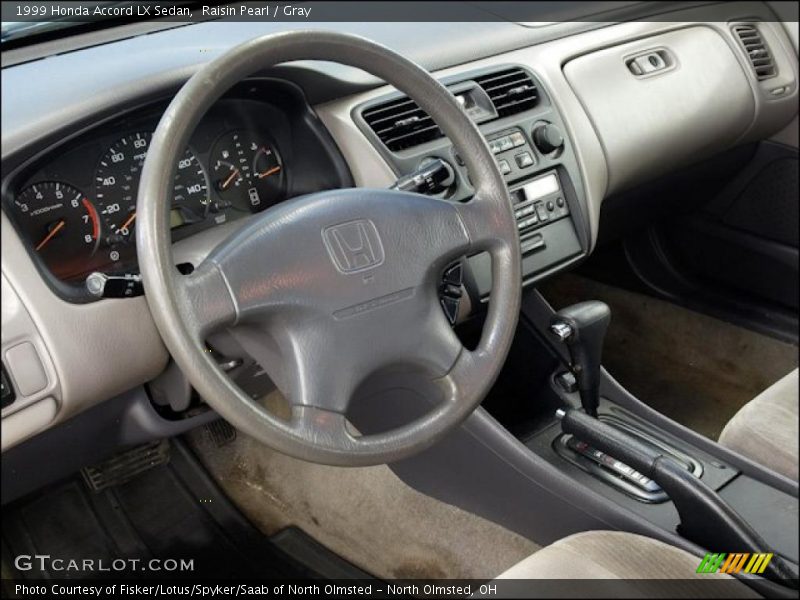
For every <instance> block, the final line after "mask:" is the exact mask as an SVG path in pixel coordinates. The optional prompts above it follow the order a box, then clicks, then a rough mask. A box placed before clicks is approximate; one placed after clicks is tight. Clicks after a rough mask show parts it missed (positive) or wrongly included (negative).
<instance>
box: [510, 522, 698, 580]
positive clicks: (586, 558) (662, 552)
mask: <svg viewBox="0 0 800 600" xmlns="http://www.w3.org/2000/svg"><path fill="white" fill-rule="evenodd" d="M701 560H702V557H697V556H694V555H692V554H689V553H688V552H686V551H685V550H681V549H680V548H676V547H675V546H670V545H669V544H665V543H664V542H660V541H658V540H655V539H653V538H649V537H644V536H641V535H636V534H633V533H628V532H624V531H585V532H582V533H576V534H574V535H571V536H569V537H565V538H563V539H560V540H558V541H556V542H554V543H552V544H550V545H549V546H546V547H544V548H542V549H541V550H539V551H538V552H535V553H533V554H532V555H531V556H529V557H528V558H526V559H524V560H522V561H521V562H519V563H517V564H516V565H514V566H513V567H511V568H510V569H508V570H507V571H505V572H504V573H503V574H502V575H500V576H499V577H498V579H701V580H707V579H708V575H707V574H698V573H697V567H698V566H699V565H700V561H701Z"/></svg>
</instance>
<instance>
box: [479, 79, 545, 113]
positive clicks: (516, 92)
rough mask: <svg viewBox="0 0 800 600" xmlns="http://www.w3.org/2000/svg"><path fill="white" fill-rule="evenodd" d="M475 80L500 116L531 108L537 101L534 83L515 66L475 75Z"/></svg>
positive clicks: (537, 93) (537, 95) (537, 94)
mask: <svg viewBox="0 0 800 600" xmlns="http://www.w3.org/2000/svg"><path fill="white" fill-rule="evenodd" d="M475 82H476V83H477V84H478V85H479V86H481V87H482V88H483V91H485V92H486V93H487V94H488V96H489V98H490V99H491V101H492V104H494V107H495V109H497V114H498V115H499V116H500V117H507V116H508V115H514V114H517V113H520V112H523V111H525V110H528V109H531V108H533V107H534V106H536V105H537V104H538V102H539V91H538V90H537V89H536V84H535V83H534V82H533V80H532V79H531V77H530V75H528V73H526V72H525V71H523V70H522V69H520V68H517V67H513V68H509V69H504V70H502V71H500V72H495V73H490V74H488V75H482V76H480V77H476V78H475Z"/></svg>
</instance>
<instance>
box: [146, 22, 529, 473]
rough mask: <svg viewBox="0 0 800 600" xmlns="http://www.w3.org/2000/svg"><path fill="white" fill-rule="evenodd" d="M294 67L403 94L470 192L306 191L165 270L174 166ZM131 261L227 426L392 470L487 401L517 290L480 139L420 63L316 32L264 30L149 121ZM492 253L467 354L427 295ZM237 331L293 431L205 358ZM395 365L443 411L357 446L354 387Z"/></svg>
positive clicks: (511, 325) (322, 455)
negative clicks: (251, 96) (213, 113)
mask: <svg viewBox="0 0 800 600" xmlns="http://www.w3.org/2000/svg"><path fill="white" fill-rule="evenodd" d="M293 60H326V61H334V62H339V63H343V64H346V65H350V66H353V67H358V68H360V69H363V70H364V71H367V72H369V73H372V74H373V75H375V76H377V77H379V78H381V79H382V80H384V81H386V82H388V83H389V84H392V85H393V86H395V87H396V88H397V89H399V90H401V91H402V92H404V93H406V94H407V95H408V96H410V97H411V98H412V99H413V100H414V101H416V102H417V104H419V106H420V107H421V108H422V109H423V110H425V111H426V112H427V113H428V114H429V115H430V116H431V117H432V118H433V120H434V121H435V122H436V124H437V125H439V127H440V128H441V129H442V131H443V132H444V133H445V135H447V136H448V137H449V138H450V140H451V141H452V142H453V144H454V145H455V148H456V150H457V151H458V152H459V154H460V155H461V157H462V158H463V160H464V161H465V163H466V165H467V168H468V169H469V172H470V176H471V179H472V183H473V186H474V188H475V194H474V196H473V198H472V199H471V200H470V201H469V202H465V203H457V202H449V201H446V200H441V199H437V198H432V197H428V196H424V195H420V194H414V193H408V192H401V191H390V190H384V189H342V190H332V191H325V192H319V193H314V194H310V195H306V196H302V197H298V198H295V199H292V200H288V201H286V202H283V203H281V204H278V205H276V206H273V207H271V208H269V209H268V210H266V211H265V212H263V213H260V214H258V215H256V216H254V217H252V220H251V222H250V223H249V224H248V225H246V226H244V227H243V228H242V229H241V230H239V231H238V232H236V233H234V234H232V235H231V236H230V237H229V238H228V239H226V240H225V241H223V242H222V243H221V244H220V245H219V246H217V247H216V248H215V249H214V250H213V251H212V252H211V253H210V254H209V256H208V257H207V258H206V259H205V260H204V261H203V262H202V263H201V264H200V265H198V266H197V267H196V268H195V270H194V271H193V272H192V273H191V274H190V275H182V274H181V273H179V272H178V270H177V269H176V267H175V264H174V262H173V258H172V247H171V241H170V226H169V210H170V198H171V197H172V193H173V192H172V189H173V176H174V170H173V168H172V167H171V166H172V165H175V164H177V162H178V160H179V158H180V156H182V154H183V152H184V150H185V148H186V144H187V143H188V141H189V137H190V135H191V134H192V132H193V131H194V129H195V127H196V126H197V124H198V122H199V121H200V119H201V117H202V116H203V114H204V113H205V112H206V110H207V109H208V108H209V107H210V106H211V105H212V104H213V103H214V102H215V101H216V100H217V99H218V98H219V97H220V96H221V95H222V94H223V93H224V92H225V91H227V90H228V89H229V88H230V87H231V86H232V85H233V84H235V83H237V82H238V81H240V80H242V79H244V78H245V77H247V76H249V75H252V74H253V73H255V72H256V71H258V70H260V69H263V68H265V67H269V66H272V65H276V64H279V63H284V62H287V61H293ZM136 210H137V212H136V214H137V221H138V225H137V234H136V243H137V248H138V258H139V266H140V269H141V273H142V277H143V282H144V287H145V290H146V297H147V302H148V304H149V307H150V311H151V313H152V315H153V318H154V320H155V323H156V326H157V327H158V329H159V332H160V333H161V336H162V338H163V340H164V343H165V344H166V346H167V348H168V350H169V351H170V353H171V354H172V357H173V358H174V360H175V362H176V363H177V364H178V366H179V367H180V368H181V370H182V371H183V373H184V374H185V375H186V377H187V378H188V380H189V381H190V382H191V384H192V385H193V386H194V388H195V389H196V390H197V391H198V393H199V394H200V396H201V397H202V398H204V399H205V400H206V402H208V404H209V405H210V406H211V407H212V408H214V409H215V410H216V411H217V412H218V413H219V414H220V415H221V416H222V417H224V418H225V419H226V420H228V421H229V422H230V423H231V424H232V425H233V426H234V427H236V428H237V429H239V430H241V431H242V432H244V433H246V434H248V435H250V436H252V437H254V438H256V439H257V440H259V441H261V442H262V443H264V444H266V445H267V446H269V447H271V448H272V449H274V450H277V451H279V452H282V453H285V454H288V455H291V456H294V457H296V458H300V459H304V460H308V461H312V462H318V463H323V464H330V465H340V466H364V465H373V464H381V463H387V462H391V461H394V460H398V459H401V458H406V457H408V456H410V455H412V454H414V453H416V452H419V451H422V450H424V449H426V448H428V447H429V446H431V445H432V444H434V443H435V442H436V441H437V440H439V439H441V438H442V437H443V436H444V435H445V434H446V433H447V432H448V431H449V430H451V429H452V428H454V427H456V426H457V425H458V424H460V423H461V422H462V421H463V420H464V419H465V418H466V417H468V416H469V415H470V414H471V413H472V411H473V410H474V409H475V408H476V407H477V406H478V404H479V403H480V402H481V400H483V398H484V397H485V395H486V393H487V392H488V391H489V389H490V387H491V385H492V384H493V383H494V380H495V378H496V377H497V375H498V373H499V372H500V369H501V367H502V365H503V363H504V361H505V358H506V355H507V353H508V349H509V347H510V345H511V341H512V338H513V335H514V330H515V328H516V323H517V318H518V314H519V305H520V296H521V278H520V251H519V241H518V237H517V229H516V222H515V219H514V215H513V211H512V207H511V202H510V199H509V196H508V191H507V189H506V185H505V182H504V180H503V177H502V175H501V174H500V171H499V170H498V167H497V165H496V163H495V160H494V157H493V156H492V154H491V152H490V151H489V148H488V146H487V144H486V141H485V140H484V138H483V136H482V135H481V134H480V132H479V131H478V129H477V127H476V126H475V125H474V124H473V122H472V121H471V120H470V119H469V118H468V117H467V116H466V114H465V113H464V112H463V110H462V109H461V108H460V107H459V105H458V103H457V102H456V100H455V98H454V97H453V96H452V95H451V94H450V92H449V91H448V90H447V89H446V88H445V87H443V86H442V85H441V84H439V83H438V82H437V81H436V80H435V79H433V78H432V77H431V75H430V74H428V73H427V71H425V70H424V69H422V68H421V67H419V66H417V65H416V64H414V63H413V62H411V61H409V60H408V59H406V58H403V57H402V56H400V55H398V54H397V53H395V52H393V51H391V50H389V49H388V48H385V47H383V46H380V45H378V44H375V43H373V42H371V41H368V40H365V39H363V38H359V37H355V36H351V35H343V34H338V33H330V32H319V31H296V32H291V33H281V34H277V35H268V36H264V37H260V38H256V39H253V40H251V41H248V42H246V43H244V44H241V45H239V46H237V47H235V48H233V49H232V50H230V51H229V52H227V53H225V54H224V55H222V56H220V57H219V58H217V59H216V60H214V61H212V62H210V63H208V64H207V65H205V66H204V67H202V68H201V69H200V70H199V71H197V73H195V75H194V76H193V77H191V79H189V81H188V82H187V83H186V84H185V85H184V86H183V88H182V89H181V90H180V91H179V92H178V94H177V95H176V96H175V98H174V99H173V101H172V102H171V103H170V105H169V107H168V108H167V110H166V112H165V113H164V115H163V117H162V118H161V121H160V122H159V124H158V128H157V129H156V131H155V133H154V135H153V138H152V141H151V144H150V148H149V150H148V153H147V158H146V160H145V162H144V167H143V170H142V176H141V182H140V185H139V196H138V199H137V207H136ZM481 251H487V252H488V253H489V254H490V256H491V266H492V282H493V283H492V291H491V302H490V304H489V309H488V314H487V317H486V320H485V323H484V329H483V333H482V335H481V340H480V342H479V344H478V346H477V348H476V349H474V350H468V349H466V348H464V347H463V346H462V344H461V342H460V341H459V339H458V337H457V336H456V335H455V333H454V331H453V329H452V327H451V326H450V324H449V322H448V320H447V318H446V317H445V315H444V312H443V310H442V308H441V306H440V303H439V299H438V286H439V284H440V282H441V279H442V273H443V271H444V270H445V269H446V268H447V267H448V265H450V264H452V263H453V261H455V260H457V259H459V258H461V257H463V256H464V255H469V254H474V253H477V252H481ZM220 328H232V329H234V330H236V331H238V332H239V334H240V335H239V336H238V338H237V339H239V340H240V341H242V343H243V346H244V347H245V349H246V350H247V351H248V353H250V354H251V355H252V356H253V357H254V358H255V359H256V360H257V361H258V362H259V364H260V365H261V366H262V367H263V368H265V370H266V371H267V373H268V374H269V375H270V377H271V378H272V379H273V381H274V382H275V384H276V385H277V387H278V388H279V389H280V390H281V392H282V393H283V394H284V396H285V397H286V398H287V400H288V401H289V403H290V404H291V407H292V415H291V418H290V419H288V420H285V419H281V418H278V417H277V416H274V415H273V414H272V413H270V412H269V411H267V410H266V409H264V408H263V407H261V406H260V405H258V404H257V403H255V402H254V401H253V400H251V399H250V398H249V397H248V396H247V395H246V394H245V393H244V392H242V390H241V389H239V388H238V387H237V386H236V384H235V383H234V382H233V381H232V380H231V379H230V378H229V377H228V376H227V375H226V374H225V373H224V372H223V371H222V369H221V368H220V367H219V366H218V365H217V363H216V362H215V361H214V360H213V358H212V357H211V355H210V354H209V353H208V352H207V350H206V346H205V340H206V338H207V336H208V335H209V334H210V333H212V332H213V331H214V330H218V329H220ZM398 369H400V370H406V371H409V372H414V373H416V374H418V375H421V376H423V377H425V378H428V379H429V380H430V381H432V382H434V383H435V384H436V386H437V387H436V388H434V389H438V390H441V399H440V401H439V402H438V403H437V404H436V405H435V406H434V407H433V408H432V409H431V410H430V411H429V412H428V413H427V414H425V415H423V416H421V417H419V418H417V419H416V420H414V421H412V422H410V423H407V424H404V425H402V426H400V427H396V428H394V429H390V430H388V431H385V432H381V433H376V434H367V435H358V434H356V433H353V432H352V431H350V429H349V427H348V424H347V419H346V413H347V409H348V406H349V405H350V403H351V400H352V399H353V397H354V395H356V393H357V391H358V389H359V386H360V385H362V384H363V382H365V381H367V380H368V379H370V381H372V378H375V377H380V374H381V373H386V372H392V370H394V371H395V372H396V371H397V370H398Z"/></svg>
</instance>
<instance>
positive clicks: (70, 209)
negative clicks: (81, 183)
mask: <svg viewBox="0 0 800 600" xmlns="http://www.w3.org/2000/svg"><path fill="white" fill-rule="evenodd" d="M14 204H15V205H16V207H17V210H18V211H19V219H18V221H19V222H20V225H21V226H22V227H23V228H24V229H25V232H26V233H27V238H28V239H29V240H31V243H32V244H33V247H34V250H35V251H36V253H37V254H38V255H39V256H41V257H42V260H43V261H44V262H45V263H46V264H47V266H48V267H49V268H50V270H51V271H53V273H54V274H55V275H56V276H58V277H60V278H61V279H68V278H70V277H71V276H74V275H76V274H79V273H80V272H81V271H82V269H83V266H84V265H85V263H86V262H87V261H88V259H89V257H91V256H92V254H94V252H95V250H96V249H97V244H98V242H99V240H100V234H101V223H100V219H99V218H98V214H97V210H96V209H95V207H94V204H93V203H92V202H91V201H90V200H89V198H87V197H86V195H85V194H84V193H83V192H81V191H80V190H78V189H76V188H74V187H72V186H71V185H68V184H66V183H63V182H60V181H44V182H41V183H34V184H33V185H31V186H29V187H27V188H25V189H24V190H22V192H20V194H19V195H17V197H16V198H15V200H14Z"/></svg>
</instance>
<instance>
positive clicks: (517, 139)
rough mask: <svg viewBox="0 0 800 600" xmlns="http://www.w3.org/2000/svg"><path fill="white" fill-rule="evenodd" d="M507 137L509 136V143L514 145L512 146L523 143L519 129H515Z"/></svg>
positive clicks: (516, 146)
mask: <svg viewBox="0 0 800 600" xmlns="http://www.w3.org/2000/svg"><path fill="white" fill-rule="evenodd" d="M508 137H510V138H511V143H512V144H513V145H514V148H519V147H520V146H524V145H525V136H524V135H522V133H521V132H519V131H515V132H514V133H512V134H511V135H510V136H508Z"/></svg>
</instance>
